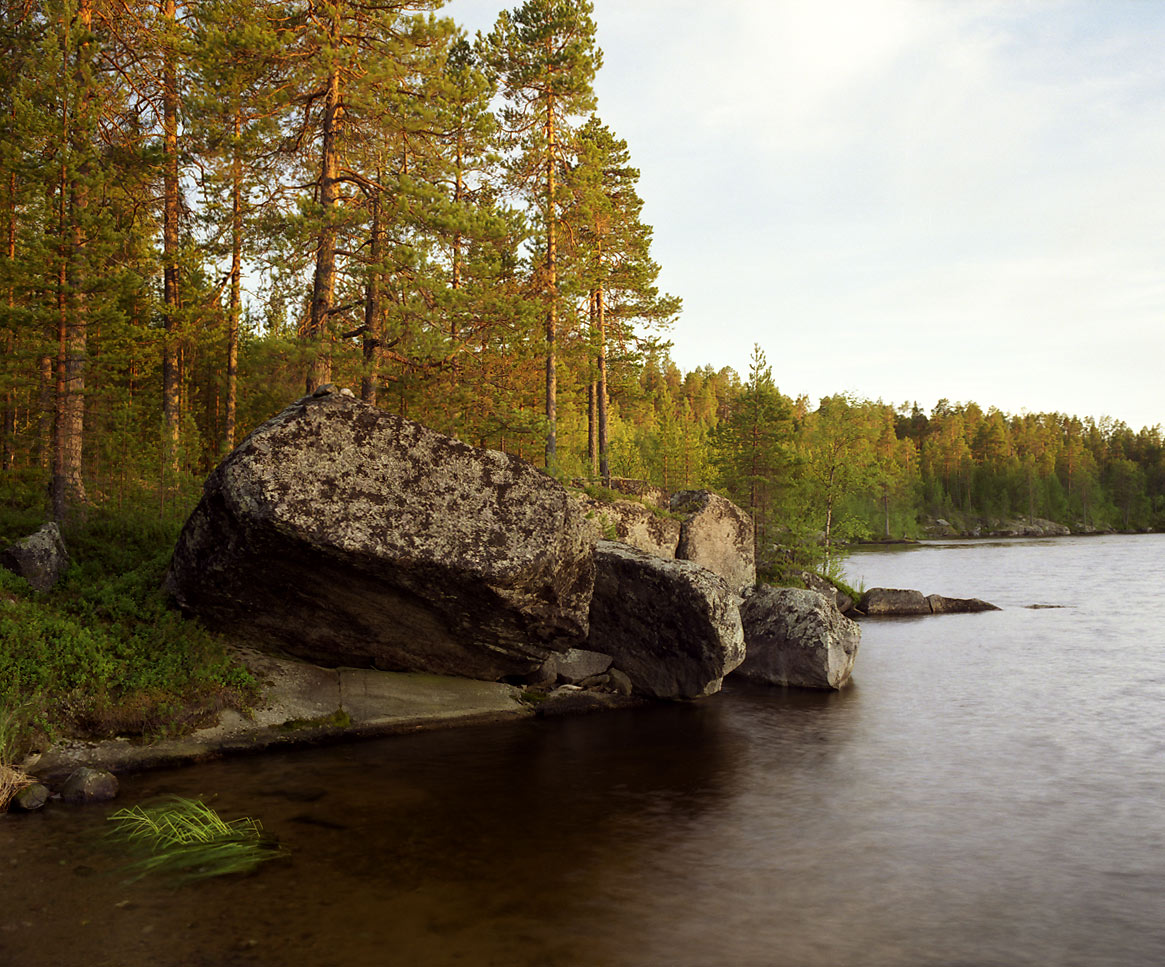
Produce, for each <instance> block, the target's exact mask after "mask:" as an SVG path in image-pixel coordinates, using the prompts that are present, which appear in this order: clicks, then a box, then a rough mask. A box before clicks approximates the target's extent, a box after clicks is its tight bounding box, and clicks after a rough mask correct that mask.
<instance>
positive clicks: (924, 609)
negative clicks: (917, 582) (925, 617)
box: [858, 588, 931, 617]
mask: <svg viewBox="0 0 1165 967" xmlns="http://www.w3.org/2000/svg"><path fill="white" fill-rule="evenodd" d="M858 607H860V608H861V610H862V611H864V612H865V613H866V614H868V615H870V616H871V617H874V616H893V617H900V616H904V615H916V614H930V613H931V612H930V603H929V602H928V601H927V600H926V598H925V597H923V594H922V592H921V591H911V590H900V589H899V588H870V589H869V590H868V591H867V592H866V593H865V594H864V595H862V601H861V604H860V605H858Z"/></svg>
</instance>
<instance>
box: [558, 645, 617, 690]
mask: <svg viewBox="0 0 1165 967" xmlns="http://www.w3.org/2000/svg"><path fill="white" fill-rule="evenodd" d="M610 667H611V656H610V655H604V654H601V653H600V652H597V651H587V650H586V649H585V648H571V649H570V650H569V651H564V652H562V653H561V654H558V655H551V656H550V657H549V658H547V659H546V662H545V663H544V664H543V666H542V668H543V670H544V671H545V672H546V674H547V675H548V676H549V675H550V674H553V675H554V678H552V679H550V684H553V683H554V682H556V681H558V680H559V679H561V680H562V681H564V682H569V683H571V684H574V683H576V682H581V681H582V680H583V679H584V678H590V677H591V676H592V675H601V674H603V672H605V671H606V670H607V669H608V668H610Z"/></svg>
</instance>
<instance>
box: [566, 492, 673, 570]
mask: <svg viewBox="0 0 1165 967" xmlns="http://www.w3.org/2000/svg"><path fill="white" fill-rule="evenodd" d="M578 506H579V510H580V512H581V513H582V515H583V518H584V519H585V520H586V521H587V524H588V525H589V533H590V536H591V539H592V540H593V541H601V540H604V539H606V540H614V541H619V542H620V543H621V544H628V545H630V546H631V547H636V548H638V549H639V550H641V551H644V552H645V553H647V554H653V555H655V556H656V557H663V558H674V557H675V556H676V547H677V545H678V544H679V542H680V522H679V521H678V520H676V519H675V518H672V517H661V516H659V515H658V514H653V513H652V512H651V508H650V507H645V506H644V505H643V504H640V503H637V502H636V501H634V500H615V501H602V500H595V499H594V498H593V497H579V498H578Z"/></svg>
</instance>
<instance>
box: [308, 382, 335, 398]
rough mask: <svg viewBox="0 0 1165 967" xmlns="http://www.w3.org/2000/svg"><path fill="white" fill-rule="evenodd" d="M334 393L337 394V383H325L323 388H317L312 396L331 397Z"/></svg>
mask: <svg viewBox="0 0 1165 967" xmlns="http://www.w3.org/2000/svg"><path fill="white" fill-rule="evenodd" d="M334 392H336V384H335V383H324V384H323V385H322V386H318V387H316V391H315V392H314V393H312V394H311V395H312V396H331V395H332V393H334Z"/></svg>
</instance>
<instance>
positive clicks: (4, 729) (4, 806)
mask: <svg viewBox="0 0 1165 967" xmlns="http://www.w3.org/2000/svg"><path fill="white" fill-rule="evenodd" d="M21 711H22V710H20V709H11V708H7V707H0V813H5V812H7V811H8V804H9V803H10V802H12V800H13V798H14V797H15V796H16V794H17V793H19V792H20V790H21V789H24V788H26V787H28V786H31V785H32V784H33V782H34V781H35V780H34V779H33V778H32V777H31V776H29V775H27V774H25V773H24V772H23V771H22V770H20V769H18V768H17V767H16V760H17V759H18V758H19V757H20V750H21V744H20V740H21V734H22V731H23V730H22V726H21V724H20V719H21V714H20V713H21Z"/></svg>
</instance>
